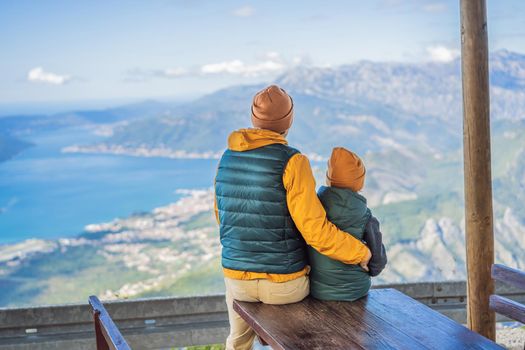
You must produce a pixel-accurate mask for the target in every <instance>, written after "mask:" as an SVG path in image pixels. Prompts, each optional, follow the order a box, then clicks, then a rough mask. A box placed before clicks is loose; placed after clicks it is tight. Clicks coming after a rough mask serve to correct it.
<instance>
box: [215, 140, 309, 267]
mask: <svg viewBox="0 0 525 350" xmlns="http://www.w3.org/2000/svg"><path fill="white" fill-rule="evenodd" d="M297 153H299V151H297V150H295V149H293V148H291V147H288V146H286V145H282V144H271V145H267V146H264V147H260V148H256V149H253V150H249V151H244V152H238V151H232V150H227V151H226V152H224V154H223V156H222V158H221V160H220V163H219V169H218V171H217V176H216V178H215V196H216V199H217V208H218V210H219V220H220V236H221V244H222V266H223V267H225V268H228V269H232V270H238V271H251V272H265V273H277V274H288V273H293V272H297V271H300V270H302V269H303V268H304V267H305V266H306V265H307V253H306V243H305V241H304V239H303V237H302V236H301V234H300V233H299V231H298V230H297V228H296V227H295V224H294V222H293V220H292V218H291V216H290V212H289V211H288V206H287V204H286V190H285V188H284V184H283V173H284V169H285V168H286V165H287V163H288V160H289V159H290V158H291V157H292V156H293V155H294V154H297Z"/></svg>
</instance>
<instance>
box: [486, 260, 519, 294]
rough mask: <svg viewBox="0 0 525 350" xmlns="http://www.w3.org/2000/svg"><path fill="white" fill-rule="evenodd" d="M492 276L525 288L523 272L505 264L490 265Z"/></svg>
mask: <svg viewBox="0 0 525 350" xmlns="http://www.w3.org/2000/svg"><path fill="white" fill-rule="evenodd" d="M492 278H493V279H495V280H497V281H500V282H504V283H506V284H510V285H512V286H515V287H517V288H520V289H523V290H525V272H522V271H520V270H516V269H513V268H512V267H508V266H505V265H500V264H494V265H492Z"/></svg>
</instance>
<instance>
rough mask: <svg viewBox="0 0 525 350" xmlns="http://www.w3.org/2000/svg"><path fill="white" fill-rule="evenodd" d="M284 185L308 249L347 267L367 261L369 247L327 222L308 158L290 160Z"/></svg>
mask: <svg viewBox="0 0 525 350" xmlns="http://www.w3.org/2000/svg"><path fill="white" fill-rule="evenodd" d="M283 183H284V187H285V189H286V202H287V204H288V210H289V211H290V214H291V216H292V219H293V221H294V223H295V226H297V229H298V230H299V231H300V232H301V234H302V235H303V237H304V240H305V241H306V243H308V245H310V246H312V247H313V248H314V249H315V250H317V251H318V252H319V253H321V254H324V255H326V256H329V257H330V258H332V259H335V260H339V261H341V262H343V263H345V264H359V263H360V262H361V261H363V260H364V259H365V257H366V256H367V254H368V247H367V246H366V245H365V244H363V243H362V242H361V241H359V240H358V239H356V238H354V237H353V236H352V235H350V234H347V233H345V232H343V231H341V230H339V229H338V228H337V227H336V226H335V225H334V224H332V223H331V222H330V221H328V219H327V218H326V211H325V210H324V208H323V205H322V204H321V201H320V200H319V198H318V197H317V193H316V191H315V179H314V176H313V174H312V168H311V167H310V162H309V161H308V158H307V157H306V156H304V155H302V154H296V155H294V156H293V157H292V158H290V160H289V161H288V164H287V166H286V169H285V171H284V174H283Z"/></svg>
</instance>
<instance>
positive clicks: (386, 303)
mask: <svg viewBox="0 0 525 350" xmlns="http://www.w3.org/2000/svg"><path fill="white" fill-rule="evenodd" d="M234 310H236V311H237V312H238V313H239V315H241V317H242V318H243V319H245V320H246V321H247V322H248V324H250V326H251V327H252V328H253V329H254V330H255V331H256V333H257V334H258V335H259V336H260V337H262V338H263V339H264V340H265V341H266V342H267V343H269V344H270V345H271V346H272V347H273V348H274V349H328V348H338V349H373V348H381V349H465V348H468V349H502V348H501V347H500V346H498V345H497V344H495V343H493V342H491V341H490V340H488V339H486V338H484V337H482V336H480V335H479V334H476V333H474V332H472V331H470V330H469V329H467V328H465V327H463V326H462V325H460V324H457V323H455V322H454V321H452V320H450V319H448V318H447V317H445V316H443V315H441V314H439V313H437V312H435V311H433V310H432V309H430V308H428V307H427V306H425V305H423V304H421V303H418V302H417V301H415V300H413V299H411V298H409V297H407V296H406V295H404V294H402V293H400V292H399V291H396V290H393V289H377V290H371V291H370V293H369V295H368V296H367V297H365V298H362V299H360V300H358V301H356V302H352V303H349V302H326V301H319V300H316V299H313V298H306V299H305V300H304V301H302V302H300V303H296V304H289V305H279V306H274V305H265V304H261V303H248V302H239V301H234Z"/></svg>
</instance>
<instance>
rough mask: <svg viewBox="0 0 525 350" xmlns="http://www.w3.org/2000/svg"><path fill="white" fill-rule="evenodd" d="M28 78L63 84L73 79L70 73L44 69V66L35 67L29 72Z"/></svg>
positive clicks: (32, 80) (34, 80)
mask: <svg viewBox="0 0 525 350" xmlns="http://www.w3.org/2000/svg"><path fill="white" fill-rule="evenodd" d="M27 80H28V81H30V82H39V83H46V84H52V85H63V84H65V83H67V82H68V81H70V80H71V77H70V76H69V75H60V74H56V73H50V72H46V71H44V69H43V68H42V67H35V68H33V69H31V70H30V71H29V72H28V73H27Z"/></svg>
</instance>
